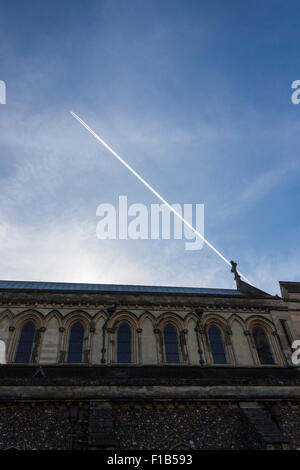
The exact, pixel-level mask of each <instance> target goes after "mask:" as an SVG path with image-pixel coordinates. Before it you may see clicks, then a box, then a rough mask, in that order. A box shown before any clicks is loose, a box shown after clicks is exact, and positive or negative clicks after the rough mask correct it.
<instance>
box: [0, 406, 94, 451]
mask: <svg viewBox="0 0 300 470" xmlns="http://www.w3.org/2000/svg"><path fill="white" fill-rule="evenodd" d="M71 434H72V439H71ZM87 439H88V408H87V406H83V407H81V411H80V414H79V419H78V421H77V423H76V424H75V425H74V428H73V430H72V427H71V424H70V421H69V418H68V406H67V405H66V404H65V403H51V402H44V403H39V402H26V403H1V404H0V450H4V449H9V448H15V449H18V450H63V449H69V448H70V447H71V445H72V444H73V445H72V448H73V449H84V448H86V447H87ZM71 440H72V441H73V443H72V444H71Z"/></svg>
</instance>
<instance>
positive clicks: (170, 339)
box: [164, 325, 180, 364]
mask: <svg viewBox="0 0 300 470" xmlns="http://www.w3.org/2000/svg"><path fill="white" fill-rule="evenodd" d="M164 343H165V358H166V362H169V363H174V364H178V363H180V357H179V348H178V335H177V330H176V328H175V327H174V326H173V325H166V326H165V328H164Z"/></svg>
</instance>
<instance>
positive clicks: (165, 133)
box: [0, 0, 300, 293]
mask: <svg viewBox="0 0 300 470" xmlns="http://www.w3.org/2000/svg"><path fill="white" fill-rule="evenodd" d="M299 13H300V6H299V3H298V2H294V1H289V2H284V1H276V0H262V1H255V0H253V1H247V2H241V1H238V0H236V1H226V2H224V1H214V0H209V1H200V0H198V1H192V0H188V1H182V0H181V1H178V0H171V1H168V0H163V1H162V0H159V1H157V0H127V1H126V2H125V1H121V0H109V1H102V0H97V1H93V0H86V1H77V0H72V2H71V1H66V0H63V1H62V0H60V1H56V0H52V1H51V2H50V1H48V2H41V1H33V0H27V1H24V0H22V1H17V0H12V1H10V2H7V1H3V0H2V2H1V3H0V80H4V81H5V82H6V86H7V104H6V105H0V185H1V193H0V194H1V196H0V259H1V262H0V278H2V279H23V280H49V281H74V282H77V281H78V282H110V283H133V284H162V285H190V286H207V287H216V286H217V287H234V282H233V277H232V274H231V273H230V268H228V266H227V265H226V264H225V263H224V262H223V261H221V260H220V259H219V258H218V257H217V256H216V255H215V254H214V253H213V252H212V251H211V250H210V249H209V248H207V247H205V248H203V249H202V250H200V251H194V252H193V251H190V252H189V251H186V250H184V241H173V240H171V241H165V240H162V241H153V240H152V241H151V240H139V241H132V240H122V241H113V240H106V241H100V240H98V239H97V238H96V233H95V230H96V224H97V222H98V219H97V218H96V207H97V206H98V205H99V204H100V203H102V202H108V203H116V202H117V200H118V196H119V195H127V196H128V201H129V203H134V202H141V203H145V204H147V205H148V204H151V203H155V202H157V201H156V200H155V198H154V196H153V195H151V193H149V191H148V190H147V189H146V188H144V187H143V186H142V185H141V183H139V182H138V181H137V180H136V179H135V178H134V177H133V176H132V175H131V174H130V173H129V172H128V171H127V170H126V169H125V168H123V167H122V166H121V165H120V163H119V162H117V161H115V160H114V159H113V158H112V157H111V156H110V155H109V154H108V152H107V151H106V150H105V149H104V148H102V147H101V146H100V144H98V143H97V141H96V140H95V139H93V138H92V137H91V136H90V135H89V134H88V133H87V131H86V130H85V129H83V128H82V127H81V126H80V125H79V124H78V123H77V122H76V121H75V120H74V118H72V116H71V115H70V113H69V111H70V110H73V111H74V112H76V113H77V114H78V115H79V116H80V117H82V118H83V119H84V120H85V121H86V122H87V123H88V124H89V125H90V126H91V127H92V128H94V129H95V131H96V132H98V133H99V134H100V135H101V136H102V137H103V138H104V139H105V140H106V141H107V142H108V143H110V144H111V145H112V147H114V148H115V149H116V150H117V151H118V152H119V153H120V154H121V155H122V156H123V157H124V158H125V159H126V160H127V161H128V162H129V163H130V164H131V165H132V166H133V167H134V168H135V169H136V170H137V171H139V172H140V173H141V174H142V175H143V176H144V177H145V179H147V180H148V181H149V182H150V183H151V184H152V185H153V186H154V187H155V188H157V189H158V190H159V191H160V192H161V194H162V195H163V196H164V197H165V198H166V199H167V200H169V202H178V203H181V204H183V203H204V204H205V236H206V238H207V239H208V240H209V241H211V242H212V243H213V244H214V245H215V246H216V247H217V248H218V249H219V250H220V251H221V252H222V253H223V254H224V255H225V256H226V257H227V258H228V259H235V260H236V261H237V262H238V267H239V268H240V270H241V271H242V272H243V273H244V274H245V275H246V276H247V277H248V278H249V279H250V280H251V281H252V282H253V283H254V284H255V285H257V286H258V287H260V288H261V289H265V290H267V291H268V292H270V293H278V281H279V280H297V281H300V253H299V240H300V221H299V206H300V189H299V176H300V164H299V163H300V162H299V143H300V132H299V131H300V105H293V104H292V102H291V93H292V90H291V83H292V82H293V81H294V80H297V79H300V69H299V51H298V44H299V36H300V33H299V31H300V27H299V26H300V24H299V23H300V20H299V18H300V16H299Z"/></svg>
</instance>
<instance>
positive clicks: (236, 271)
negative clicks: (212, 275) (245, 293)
mask: <svg viewBox="0 0 300 470" xmlns="http://www.w3.org/2000/svg"><path fill="white" fill-rule="evenodd" d="M230 264H231V272H232V273H233V274H234V280H235V282H236V286H237V288H239V285H240V282H241V276H240V275H239V273H238V270H237V268H236V267H237V263H235V261H230Z"/></svg>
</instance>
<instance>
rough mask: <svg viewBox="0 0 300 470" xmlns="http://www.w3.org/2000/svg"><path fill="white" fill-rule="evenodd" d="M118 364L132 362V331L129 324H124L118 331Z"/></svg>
mask: <svg viewBox="0 0 300 470" xmlns="http://www.w3.org/2000/svg"><path fill="white" fill-rule="evenodd" d="M117 362H120V363H130V362H131V329H130V326H129V325H128V324H127V323H122V324H121V325H120V326H119V328H118V331H117Z"/></svg>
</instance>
